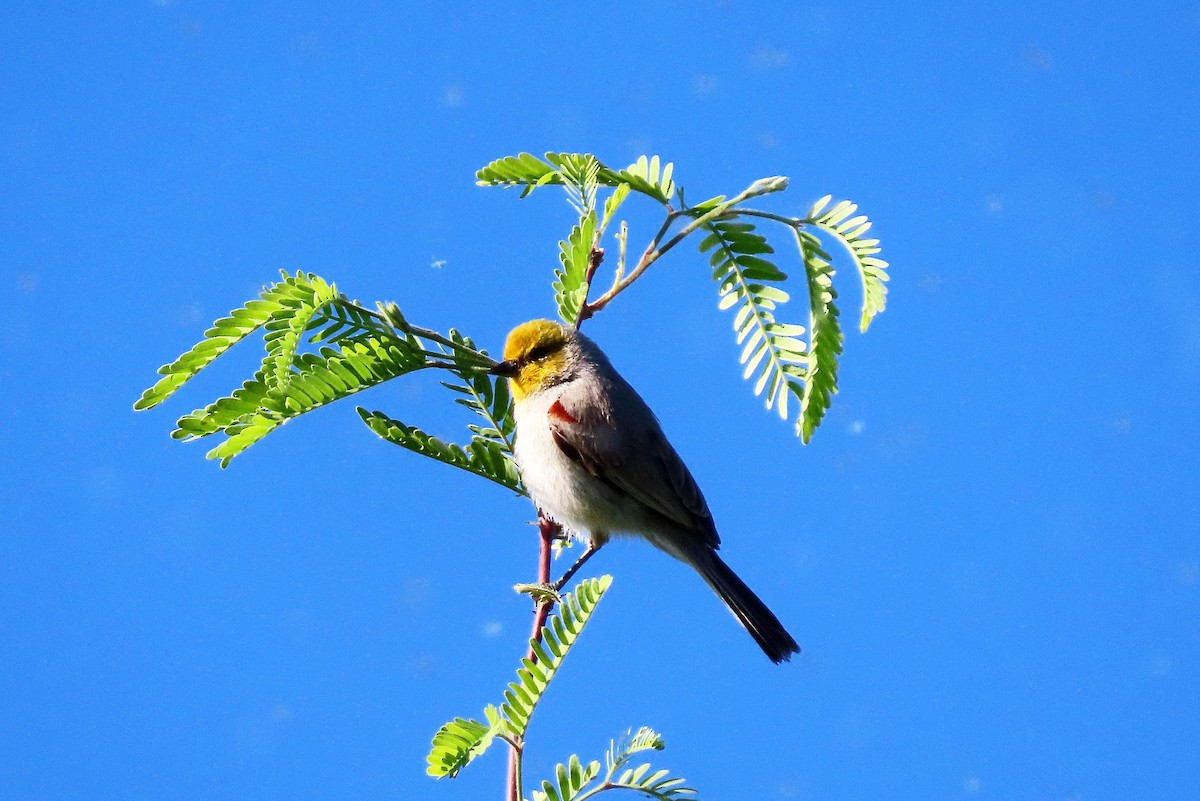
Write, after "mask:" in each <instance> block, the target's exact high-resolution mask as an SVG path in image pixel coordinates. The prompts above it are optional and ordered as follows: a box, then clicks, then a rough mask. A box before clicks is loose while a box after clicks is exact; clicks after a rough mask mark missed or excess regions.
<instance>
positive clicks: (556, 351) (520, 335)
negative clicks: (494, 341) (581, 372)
mask: <svg viewBox="0 0 1200 801" xmlns="http://www.w3.org/2000/svg"><path fill="white" fill-rule="evenodd" d="M572 333H573V332H572V330H571V329H570V328H568V327H567V326H565V325H563V324H562V323H556V322H555V321H553V320H530V321H529V322H527V323H521V324H520V325H518V326H517V327H516V328H514V329H513V330H512V331H510V332H509V334H508V339H507V340H505V342H504V361H502V362H500V364H498V365H496V366H495V367H493V368H492V373H494V374H495V375H501V376H504V377H505V378H507V379H508V380H509V386H511V387H512V395H513V399H514V400H518V401H519V400H521V399H522V398H524V397H525V396H527V395H529V394H530V393H531V392H536V391H537V390H538V389H540V388H541V387H543V386H545V385H547V384H550V383H553V382H554V381H555V379H557V378H559V377H560V376H562V375H563V373H564V371H565V370H566V369H567V366H568V365H567V355H568V354H567V344H568V343H569V342H570V341H571V336H572Z"/></svg>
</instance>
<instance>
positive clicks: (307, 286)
mask: <svg viewBox="0 0 1200 801" xmlns="http://www.w3.org/2000/svg"><path fill="white" fill-rule="evenodd" d="M331 291H336V290H333V288H332V287H331V286H330V285H329V284H326V283H325V281H324V280H323V279H321V278H319V277H317V276H315V275H313V274H312V273H308V274H305V273H296V275H294V276H289V275H288V274H287V273H284V274H283V280H282V281H280V282H279V283H276V284H272V285H271V286H269V287H265V288H263V290H262V292H261V293H260V294H259V296H258V298H257V299H255V300H251V301H247V302H246V304H245V305H244V306H242V307H241V308H239V309H234V310H233V311H231V312H230V313H229V316H228V317H222V318H221V319H219V320H217V321H216V322H215V323H213V324H212V327H211V328H209V329H208V330H207V331H205V332H204V339H202V340H200V341H199V342H197V343H196V344H195V345H194V346H193V347H192V348H191V349H190V350H188V351H187V352H186V353H184V354H183V355H182V356H180V357H179V358H178V359H176V360H175V361H173V362H171V363H170V364H165V365H163V366H162V367H160V368H158V373H159V375H162V376H164V378H162V379H160V380H159V381H158V383H156V384H155V385H154V386H152V387H150V388H149V389H147V390H146V391H145V392H144V393H142V397H141V398H140V399H139V400H138V402H137V403H135V404H134V406H133V408H134V409H136V410H139V411H141V410H144V409H152V408H154V407H155V406H157V405H158V404H160V403H162V402H163V401H164V400H166V399H167V398H169V397H170V396H171V395H172V394H174V392H175V390H177V389H179V388H180V387H181V386H183V385H184V384H185V383H187V381H188V380H189V379H191V378H192V377H193V376H195V375H196V373H198V372H200V371H201V370H203V369H204V368H205V367H207V366H208V365H209V364H211V363H212V362H213V360H214V359H216V358H217V357H218V356H220V355H221V354H222V353H224V352H225V351H227V350H229V348H231V347H233V346H234V345H236V344H237V343H238V342H240V341H241V340H242V339H244V338H245V337H247V336H249V335H250V334H252V333H254V332H255V331H257V330H258V329H259V328H262V327H263V326H264V325H268V323H273V324H274V325H275V329H276V330H275V331H273V332H272V334H273V336H272V337H271V339H272V341H273V344H274V348H275V351H274V352H275V354H278V353H280V352H281V351H282V349H283V347H284V346H285V345H286V343H284V342H280V340H281V339H282V338H283V337H284V334H283V332H282V331H281V328H280V325H281V323H284V322H286V321H288V320H290V319H291V318H292V317H293V316H295V314H296V311H297V309H304V308H317V307H318V306H319V305H321V304H322V303H323V302H324V299H325V298H326V296H327V295H328V294H329V293H330V292H331ZM269 349H270V348H269ZM275 361H276V360H275V359H272V362H273V363H274V362H275Z"/></svg>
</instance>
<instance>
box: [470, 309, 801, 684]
mask: <svg viewBox="0 0 1200 801" xmlns="http://www.w3.org/2000/svg"><path fill="white" fill-rule="evenodd" d="M503 355H504V359H503V361H501V362H499V363H498V364H496V365H495V366H494V367H492V368H491V369H490V370H489V372H491V373H492V374H493V375H496V376H501V377H504V378H507V379H508V381H509V388H510V394H511V396H512V399H513V417H514V421H515V424H516V428H515V433H516V439H515V443H514V446H513V455H514V458H515V459H516V462H517V467H518V468H519V469H520V472H521V477H522V480H523V481H524V484H525V487H526V489H527V490H528V492H529V495H530V498H531V499H532V500H533V502H534V504H535V505H536V506H537V507H538V509H539V510H540V511H541V513H542V514H543V515H545V516H547V517H549V518H550V519H552V520H553V521H554V522H556V523H558V524H559V525H560V526H562V527H563V528H565V529H566V530H567V532H568V533H569V534H571V535H573V536H574V537H576V538H578V539H581V540H583V541H586V542H587V543H588V545H587V549H586V550H585V552H584V554H583V556H582V557H581V558H580V559H579V561H577V562H576V564H575V565H574V566H573V567H572V568H571V569H570V570H568V571H567V573H566V575H564V576H563V578H562V579H561V580H560V581H559V582H558V584H556V585H555V587H556V588H561V586H562V585H563V584H564V583H565V581H566V580H567V579H568V578H570V576H571V575H573V574H574V572H575V571H576V570H577V569H578V568H579V567H580V566H581V565H582V564H583V563H584V562H585V561H587V559H588V558H589V557H591V556H592V554H594V553H595V552H596V551H597V550H599V549H600V548H601V547H602V546H603V545H604V544H605V543H606V542H608V541H609V539H610V538H612V537H614V536H622V535H626V536H629V535H631V536H638V537H642V538H644V539H646V540H648V541H649V542H650V543H651V544H652V545H654V546H656V547H657V548H659V549H660V550H662V551H664V552H666V553H667V554H669V555H671V556H673V557H675V558H676V559H678V560H680V561H681V562H683V563H685V564H687V565H690V566H691V567H692V568H693V569H695V571H696V572H697V573H699V574H700V577H701V578H702V579H704V581H705V583H707V584H708V586H709V587H711V588H712V590H713V591H714V592H715V593H716V594H717V596H718V597H719V598H720V599H721V600H722V601H723V602H724V603H725V606H727V607H728V608H729V610H730V611H731V612H732V613H733V615H734V617H736V618H737V620H738V621H739V622H740V623H741V624H742V626H743V627H745V629H746V631H748V632H749V633H750V636H751V637H753V638H754V641H755V642H756V643H758V645H759V647H761V648H762V650H763V652H764V653H765V654H766V655H767V657H769V658H770V660H771V661H772V662H775V663H776V664H778V663H780V662H784V661H787V660H789V659H790V658H791V656H792V655H793V654H797V653H799V652H800V646H799V645H797V644H796V641H795V640H794V639H793V638H792V635H790V634H789V633H788V632H787V630H786V629H785V628H784V627H783V624H782V623H780V622H779V618H777V617H776V616H775V614H774V613H773V612H771V610H770V609H769V608H768V607H767V605H766V604H765V603H763V602H762V601H761V600H760V599H759V597H758V596H757V595H755V594H754V592H753V591H752V590H751V589H750V588H749V587H748V586H746V583H745V582H744V581H742V580H741V579H740V578H738V576H737V574H736V573H734V572H733V570H732V569H731V568H730V567H729V566H728V565H726V564H725V562H724V561H723V560H722V559H721V557H720V556H718V555H717V549H718V548H719V547H720V545H721V539H720V537H719V536H718V534H717V528H716V525H715V523H714V522H713V517H712V513H711V512H710V511H709V508H708V503H707V502H706V501H705V500H704V494H703V493H702V492H701V491H700V486H699V485H698V484H697V483H696V479H695V478H693V477H692V474H691V472H690V471H689V470H688V468H687V466H686V465H685V464H684V463H683V460H682V459H681V458H680V457H679V454H678V453H676V451H675V448H673V447H672V446H671V443H670V442H669V441H668V440H667V437H666V435H665V434H664V433H663V430H662V426H661V425H660V424H659V422H658V418H657V417H655V415H654V413H653V412H652V411H651V410H650V407H649V406H647V405H646V402H645V401H644V400H642V398H641V396H640V395H638V393H637V392H636V391H635V390H634V388H633V387H632V386H630V384H629V383H628V382H627V381H626V380H625V379H624V378H622V377H621V375H620V373H618V372H617V371H616V369H615V368H614V367H613V366H612V363H611V362H610V361H609V360H608V357H607V356H605V355H604V352H603V351H601V349H600V347H599V346H598V345H596V343H595V342H593V341H592V340H591V339H589V338H588V337H586V336H584V335H583V334H581V333H580V332H579V331H578V330H577V329H576V328H575V327H573V326H568V325H564V324H562V323H559V322H556V321H554V320H530V321H529V322H526V323H521V324H520V325H518V326H517V327H516V328H514V329H513V330H512V331H511V332H510V333H509V334H508V337H507V339H506V341H505V344H504V354H503Z"/></svg>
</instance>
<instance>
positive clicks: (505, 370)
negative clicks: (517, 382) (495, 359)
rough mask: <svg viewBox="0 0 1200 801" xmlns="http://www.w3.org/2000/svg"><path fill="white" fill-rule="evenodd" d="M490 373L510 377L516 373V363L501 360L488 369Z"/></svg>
mask: <svg viewBox="0 0 1200 801" xmlns="http://www.w3.org/2000/svg"><path fill="white" fill-rule="evenodd" d="M488 372H489V373H491V374H492V375H498V376H501V377H503V378H512V377H513V376H515V375H516V374H517V372H518V371H517V363H516V362H514V361H503V362H500V363H499V364H497V365H496V366H495V367H493V368H492V369H490V370H488Z"/></svg>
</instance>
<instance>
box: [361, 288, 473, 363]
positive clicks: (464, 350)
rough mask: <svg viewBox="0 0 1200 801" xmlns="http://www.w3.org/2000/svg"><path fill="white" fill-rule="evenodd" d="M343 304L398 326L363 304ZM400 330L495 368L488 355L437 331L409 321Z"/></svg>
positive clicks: (429, 352) (390, 325) (385, 322)
mask: <svg viewBox="0 0 1200 801" xmlns="http://www.w3.org/2000/svg"><path fill="white" fill-rule="evenodd" d="M341 303H342V305H343V306H347V307H349V308H351V309H354V310H355V311H357V312H359V313H360V314H365V315H366V316H368V317H371V318H372V319H375V320H378V321H379V322H381V323H383V324H384V325H386V326H388V327H389V328H396V326H394V325H393V324H392V322H391V321H390V320H389V319H388V318H387V317H386V316H384V315H383V314H380V313H379V312H378V311H375V310H374V309H368V308H367V307H366V306H363V305H362V304H360V303H356V302H354V301H352V300H349V299H347V298H342V299H341ZM400 328H401V329H402V330H403V331H404V333H406V334H412V335H413V336H415V337H418V338H420V339H427V340H429V341H430V342H436V343H438V344H439V345H445V346H446V347H448V348H451V349H453V350H454V351H455V352H456V353H459V354H461V355H463V356H468V357H473V359H474V360H475V361H478V362H479V363H480V364H481V365H483V366H486V367H494V366H495V365H496V360H495V359H493V358H492V357H491V356H488V355H487V354H486V353H481V352H480V351H477V350H475V349H474V348H468V347H467V346H466V345H463V344H462V343H460V342H455V341H454V340H452V339H450V338H449V337H444V336H442V335H441V334H439V333H438V332H437V331H432V330H430V329H428V328H421V327H420V326H416V325H413V324H412V323H409V322H408V321H407V320H406V321H404V325H403V326H400ZM422 353H425V354H426V355H438V356H442V355H445V354H433V353H432V352H431V351H422Z"/></svg>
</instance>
